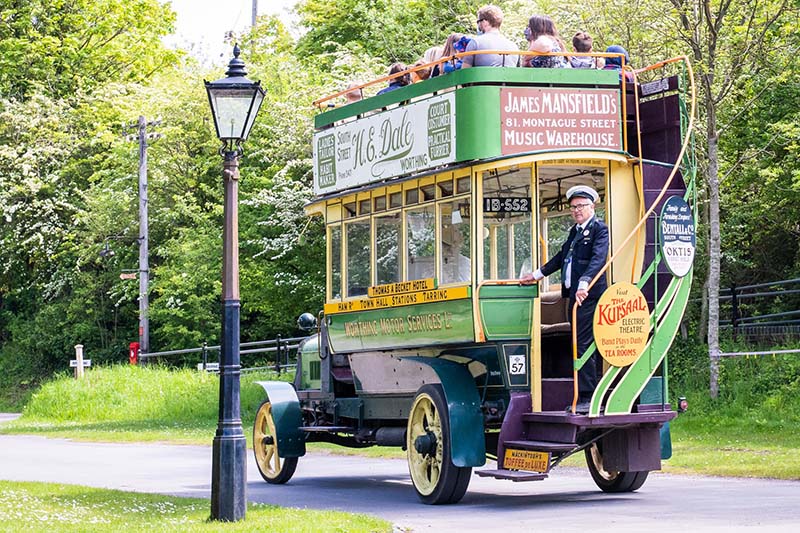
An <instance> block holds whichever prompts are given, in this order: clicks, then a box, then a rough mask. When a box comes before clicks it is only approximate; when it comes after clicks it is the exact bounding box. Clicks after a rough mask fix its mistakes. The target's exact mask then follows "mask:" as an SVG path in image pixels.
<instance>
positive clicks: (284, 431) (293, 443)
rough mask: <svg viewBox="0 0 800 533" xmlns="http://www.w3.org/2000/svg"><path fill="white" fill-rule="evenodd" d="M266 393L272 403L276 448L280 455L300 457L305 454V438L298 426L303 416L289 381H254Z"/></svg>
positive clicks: (300, 425)
mask: <svg viewBox="0 0 800 533" xmlns="http://www.w3.org/2000/svg"><path fill="white" fill-rule="evenodd" d="M256 384H258V385H261V386H262V387H263V388H264V391H265V392H266V393H267V398H268V400H269V402H270V404H272V419H273V420H274V421H275V433H277V439H278V450H279V455H280V456H281V457H302V456H304V455H305V454H306V440H305V437H304V435H303V432H302V431H300V427H302V425H303V416H302V414H301V412H300V400H299V399H298V398H297V393H296V392H295V391H294V387H292V385H291V383H286V382H283V381H256Z"/></svg>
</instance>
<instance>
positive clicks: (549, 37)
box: [522, 15, 569, 68]
mask: <svg viewBox="0 0 800 533" xmlns="http://www.w3.org/2000/svg"><path fill="white" fill-rule="evenodd" d="M526 30H527V31H526V32H525V37H526V38H527V39H528V42H529V45H528V50H529V51H531V52H539V53H550V52H555V53H563V52H566V51H567V48H566V46H564V43H563V42H562V41H561V38H560V37H559V36H558V30H557V29H556V25H555V23H554V22H553V19H551V18H550V17H548V16H547V15H533V16H531V18H530V19H528V26H527V28H526ZM522 65H523V66H526V67H534V68H565V67H568V66H569V64H568V62H567V58H566V57H564V56H538V55H535V56H528V57H526V58H525V59H524V60H523V62H522Z"/></svg>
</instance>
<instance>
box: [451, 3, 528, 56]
mask: <svg viewBox="0 0 800 533" xmlns="http://www.w3.org/2000/svg"><path fill="white" fill-rule="evenodd" d="M502 23H503V11H502V10H501V9H500V8H499V7H497V6H493V5H488V6H484V7H482V8H480V9H479V10H478V35H477V36H476V37H475V38H474V39H472V40H471V41H470V43H469V44H468V45H467V50H466V51H467V52H474V51H480V50H500V51H508V52H518V51H519V47H518V46H517V45H516V44H514V43H513V42H512V41H511V40H509V39H508V38H506V37H505V36H503V34H501V33H500V25H501V24H502ZM518 63H519V56H518V55H517V54H476V55H469V56H465V57H464V59H463V68H468V67H516V66H517V64H518Z"/></svg>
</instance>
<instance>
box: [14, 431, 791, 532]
mask: <svg viewBox="0 0 800 533" xmlns="http://www.w3.org/2000/svg"><path fill="white" fill-rule="evenodd" d="M0 450H2V453H0V479H7V480H20V481H21V480H29V481H49V482H59V483H74V484H79V485H88V486H94V487H106V488H115V489H122V490H130V491H140V492H157V493H164V494H173V495H180V496H194V497H205V498H208V497H209V494H210V483H211V447H210V446H209V447H204V446H170V445H160V444H98V443H85V442H73V441H69V440H64V439H47V438H43V437H38V436H12V435H0ZM247 495H248V499H249V500H250V501H254V502H262V503H271V504H277V505H283V506H293V507H308V508H314V509H335V510H342V511H350V512H360V513H368V514H372V515H377V516H380V517H382V518H385V519H386V520H389V521H390V522H392V523H393V524H395V531H414V532H431V533H433V532H436V533H439V532H459V533H461V532H465V531H491V530H493V529H496V530H502V531H503V532H504V533H506V532H515V531H526V532H528V531H534V530H535V531H580V532H582V533H585V532H587V531H592V532H594V531H612V530H613V531H615V532H634V531H635V532H642V531H681V530H683V531H685V532H690V531H691V532H694V531H719V532H730V531H770V532H772V531H800V482H794V481H770V480H760V479H732V478H711V477H687V476H673V475H665V474H651V476H650V478H649V479H648V480H647V482H646V483H645V485H644V486H643V487H642V488H641V489H640V490H639V491H638V492H636V493H629V494H616V495H614V494H603V493H602V492H600V491H599V490H598V489H597V488H596V487H595V485H594V483H593V482H592V480H591V478H590V477H589V474H588V472H587V471H585V470H583V469H577V468H573V469H569V468H562V469H557V470H556V471H555V472H554V473H553V476H552V478H550V479H547V480H545V481H537V482H530V483H513V482H510V481H500V480H494V479H484V478H478V477H477V476H474V477H473V479H472V481H471V483H470V488H469V491H468V492H467V494H466V496H465V497H464V499H463V500H462V501H461V503H460V504H458V505H449V506H426V505H422V504H421V503H419V501H418V500H417V498H416V495H415V494H414V490H413V488H412V487H411V483H410V481H409V476H408V470H407V467H406V463H405V461H402V460H392V459H368V458H363V457H354V456H335V455H326V454H321V453H309V454H308V455H307V456H306V457H303V458H301V459H300V463H299V465H298V468H297V472H296V473H295V476H294V478H293V479H292V480H291V481H290V482H289V483H288V484H287V485H282V486H273V485H268V484H266V483H264V482H263V481H262V480H261V477H260V476H259V474H258V470H257V469H256V466H255V463H253V459H252V453H250V454H249V464H248V485H247Z"/></svg>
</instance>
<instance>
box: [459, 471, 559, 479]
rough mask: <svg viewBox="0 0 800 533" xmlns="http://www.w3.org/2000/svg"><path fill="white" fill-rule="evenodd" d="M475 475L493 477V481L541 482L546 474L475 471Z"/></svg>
mask: <svg viewBox="0 0 800 533" xmlns="http://www.w3.org/2000/svg"><path fill="white" fill-rule="evenodd" d="M475 474H476V475H478V476H480V477H493V478H495V479H510V480H511V481H541V480H543V479H546V478H547V474H540V473H537V472H521V471H519V470H504V469H500V470H476V471H475Z"/></svg>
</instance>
